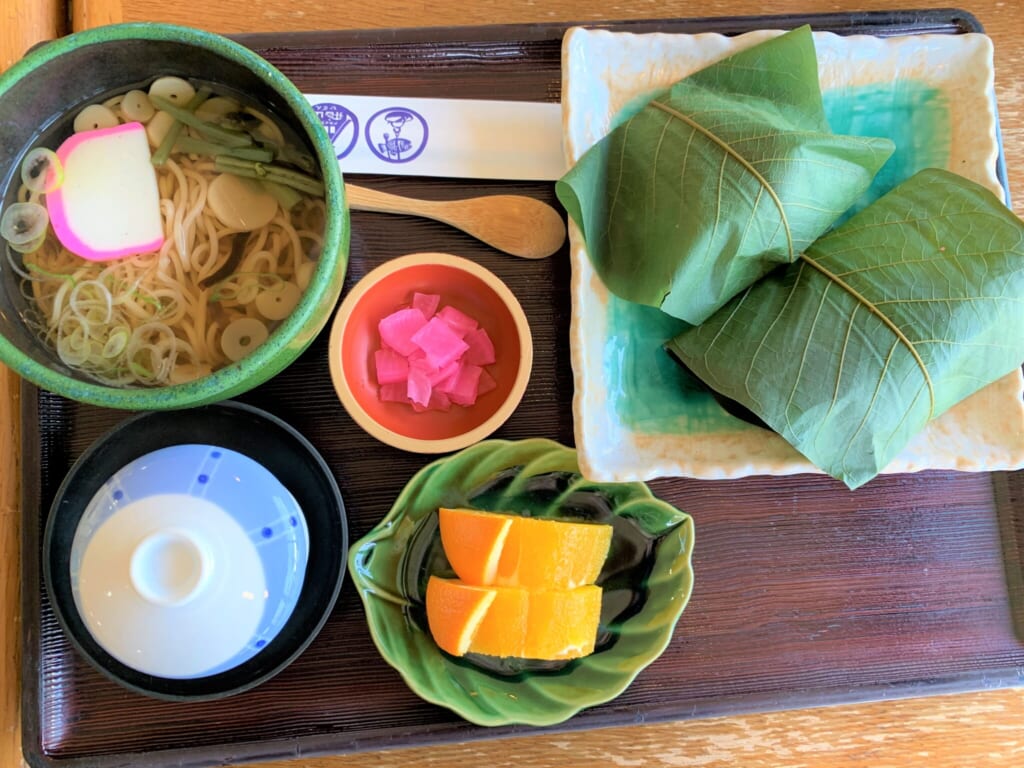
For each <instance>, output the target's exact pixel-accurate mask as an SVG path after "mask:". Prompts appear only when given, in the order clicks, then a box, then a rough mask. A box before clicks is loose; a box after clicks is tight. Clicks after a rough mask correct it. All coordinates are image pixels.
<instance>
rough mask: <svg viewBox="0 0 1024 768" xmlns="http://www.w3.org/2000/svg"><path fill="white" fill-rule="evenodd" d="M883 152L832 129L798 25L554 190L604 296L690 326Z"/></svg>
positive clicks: (618, 132) (731, 63) (866, 174)
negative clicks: (584, 247)
mask: <svg viewBox="0 0 1024 768" xmlns="http://www.w3.org/2000/svg"><path fill="white" fill-rule="evenodd" d="M892 152H893V144H892V142H891V141H890V140H888V139H884V138H861V137H856V136H838V135H834V134H832V133H831V131H830V130H829V127H828V122H827V120H826V118H825V112H824V108H823V106H822V98H821V90H820V85H819V81H818V64H817V56H816V55H815V51H814V40H813V37H812V35H811V31H810V28H809V27H801V28H799V29H797V30H794V31H792V32H789V33H787V34H785V35H781V36H779V37H777V38H774V39H772V40H769V41H767V42H765V43H762V44H760V45H758V46H755V47H754V48H750V49H748V50H746V51H742V52H741V53H738V54H735V55H734V56H731V57H729V58H727V59H724V60H722V61H720V62H718V63H717V64H714V65H712V66H710V67H707V68H706V69H703V70H701V71H699V72H696V73H694V74H693V75H691V76H689V77H687V78H685V79H684V80H681V81H680V82H678V83H676V84H675V85H674V86H672V88H671V89H669V90H668V91H666V92H662V93H660V94H659V95H657V96H656V97H655V98H654V99H653V100H651V101H650V102H649V103H648V104H647V105H646V106H644V107H643V108H642V109H641V110H640V111H639V112H638V113H636V114H635V115H633V116H632V117H630V118H629V119H628V120H626V121H625V122H624V123H623V124H621V125H620V126H619V127H617V128H616V129H615V130H613V131H612V132H611V133H610V134H609V135H608V136H606V137H605V138H604V139H602V140H601V141H600V142H598V143H597V144H596V145H594V146H593V147H592V148H591V149H590V150H589V151H588V152H587V153H586V154H585V155H584V156H583V157H582V158H580V160H579V162H578V163H577V164H576V166H575V167H574V168H573V169H572V170H571V171H570V172H569V173H568V174H567V175H566V176H565V177H563V179H562V180H561V181H559V182H558V184H557V188H556V189H557V193H558V197H559V199H560V200H561V202H562V204H563V205H564V206H565V207H566V210H567V211H568V212H569V214H570V216H571V217H572V218H573V220H574V221H575V222H576V224H577V226H579V228H580V230H581V231H582V233H583V236H584V239H585V241H586V245H587V251H588V253H589V256H590V260H591V261H592V263H593V264H594V268H595V270H596V271H597V273H598V275H600V277H601V279H602V280H603V281H604V283H605V285H606V286H607V287H608V289H609V290H610V291H611V292H612V293H614V294H616V295H618V296H619V297H620V298H623V299H626V300H627V301H632V302H636V303H640V304H647V305H650V306H653V307H660V308H661V309H662V310H663V311H665V312H667V313H668V314H670V315H673V316H675V317H678V318H680V319H682V320H685V321H687V322H689V323H693V324H697V323H700V322H701V321H703V320H705V319H706V318H707V317H708V316H710V315H711V314H712V312H714V311H715V310H716V309H718V308H719V307H721V306H722V305H723V304H725V303H726V302H727V301H728V300H729V299H731V298H732V297H733V296H735V295H736V294H737V293H739V292H740V291H742V290H743V289H744V288H746V287H747V286H748V285H750V284H751V283H753V282H754V281H755V280H757V279H758V278H760V277H761V276H763V275H765V274H767V273H768V272H769V271H771V270H772V269H774V268H776V267H778V266H779V265H780V264H787V263H792V262H793V261H794V260H795V259H796V258H797V256H798V254H799V253H800V252H801V251H802V250H803V249H804V248H806V247H807V246H808V245H810V244H811V243H812V242H813V241H814V240H815V239H817V238H818V237H819V236H820V235H822V234H823V233H824V232H825V231H826V230H827V229H828V228H829V227H830V226H831V225H832V224H833V222H835V220H836V219H838V218H839V217H840V216H841V215H842V214H843V213H844V212H845V211H846V210H847V209H848V208H849V207H850V206H851V205H852V204H853V203H854V202H855V201H856V200H857V198H859V197H860V196H861V194H862V193H863V192H864V191H865V190H866V189H867V188H868V186H869V185H870V183H871V180H872V179H873V178H874V176H875V174H876V173H877V172H878V170H879V169H880V168H881V167H882V165H883V164H884V163H885V161H886V160H887V159H888V158H889V156H890V155H891V154H892Z"/></svg>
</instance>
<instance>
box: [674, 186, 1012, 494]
mask: <svg viewBox="0 0 1024 768" xmlns="http://www.w3.org/2000/svg"><path fill="white" fill-rule="evenodd" d="M668 348H669V350H670V351H671V352H673V353H674V354H675V355H676V356H677V357H678V358H679V359H680V360H682V362H683V363H685V365H686V366H688V367H689V368H690V369H691V370H692V371H693V372H694V373H696V374H697V375H698V376H699V377H700V378H701V379H703V381H704V382H705V383H707V384H708V385H709V386H711V387H712V388H713V389H715V390H717V391H718V392H720V393H721V394H723V395H725V396H726V397H728V398H731V399H732V400H735V401H738V402H740V403H742V404H743V405H745V406H746V407H747V408H749V409H750V410H751V411H753V412H754V413H755V414H756V415H757V416H759V417H760V418H761V419H762V420H763V421H764V422H765V423H766V424H768V425H769V426H770V427H771V428H772V429H774V430H775V431H776V432H778V433H779V434H780V435H782V437H784V438H785V439H786V440H787V441H788V442H790V443H791V444H792V445H793V446H794V447H795V448H796V449H797V450H798V451H800V452H801V453H802V454H804V455H805V456H806V457H807V458H808V459H809V460H810V461H812V462H813V463H814V464H815V465H816V466H818V467H820V468H821V469H822V470H824V471H826V472H828V473H829V474H831V475H832V476H834V477H836V478H839V479H841V480H843V481H844V482H845V483H846V484H847V485H848V486H850V487H851V488H855V487H857V486H859V485H861V484H863V483H865V482H867V481H868V480H870V479H871V478H872V477H874V476H875V475H876V474H877V473H878V472H879V471H881V470H882V469H883V468H884V467H885V466H886V465H887V464H888V463H889V462H890V461H891V460H892V459H893V458H894V457H895V456H896V454H898V453H899V452H900V451H901V450H902V449H903V448H904V446H905V445H906V444H907V442H908V441H909V440H910V438H911V437H913V436H914V435H915V434H916V433H917V432H918V431H919V430H921V429H922V428H923V427H924V426H925V424H926V423H927V422H928V421H929V420H930V419H932V418H934V417H936V416H938V415H940V414H941V413H943V412H944V411H945V410H947V409H948V408H950V407H951V406H953V405H955V404H956V403H957V402H959V401H960V400H962V399H963V398H965V397H967V396H968V395H970V394H972V393H973V392H975V391H976V390H978V389H981V388H982V387H984V386H986V385H987V384H989V383H991V382H993V381H995V380H996V379H998V378H1000V377H1002V376H1004V375H1006V374H1007V373H1009V372H1010V371H1012V370H1014V369H1015V368H1017V367H1018V366H1020V365H1021V361H1022V360H1024V222H1021V220H1020V219H1018V218H1017V217H1016V216H1015V215H1014V214H1013V213H1012V212H1011V211H1010V210H1009V209H1007V208H1006V207H1005V206H1004V205H1003V204H1002V203H1001V202H1000V201H999V200H998V199H997V198H996V197H995V195H993V194H992V193H991V192H990V191H988V190H987V189H985V188H984V187H981V186H980V185H978V184H975V183H974V182H971V181H968V180H967V179H964V178H962V177H960V176H958V175H956V174H953V173H950V172H948V171H944V170H938V169H928V170H925V171H921V172H919V173H918V174H916V175H915V176H913V177H911V178H910V179H908V180H907V181H905V182H904V183H903V184H901V185H899V186H898V187H896V188H895V189H894V190H893V191H891V192H890V193H889V194H887V195H885V196H884V197H882V198H881V199H879V200H878V201H876V202H875V203H874V204H873V205H871V206H869V207H868V208H866V209H864V210H863V211H861V212H860V213H859V214H857V215H856V216H854V217H853V218H851V219H850V220H849V221H847V222H846V223H845V224H843V225H842V226H841V227H839V228H837V229H836V230H834V231H833V232H831V233H829V234H827V235H825V236H824V237H822V238H821V239H820V240H818V241H817V242H816V243H814V244H813V245H812V246H810V247H809V248H807V250H806V252H805V253H804V254H802V255H801V257H800V260H799V261H798V262H796V263H795V264H793V265H791V266H788V267H786V268H783V269H781V270H779V271H777V272H775V273H772V274H771V275H769V276H768V277H766V278H764V279H762V280H760V281H759V282H757V283H756V284H754V285H753V286H751V287H750V288H749V289H748V290H747V291H746V292H744V293H743V294H742V295H740V296H737V297H736V298H735V299H733V300H732V301H731V302H730V303H729V304H727V305H726V306H725V307H723V308H722V309H721V310H719V311H718V312H716V313H715V314H714V315H713V316H712V317H711V318H710V319H708V320H707V321H706V322H704V323H703V324H702V325H700V326H699V327H695V328H690V329H687V330H685V331H683V332H682V333H681V334H680V335H679V336H677V337H676V338H675V339H673V340H672V341H671V342H670V343H669V345H668Z"/></svg>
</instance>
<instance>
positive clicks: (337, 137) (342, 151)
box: [313, 103, 359, 160]
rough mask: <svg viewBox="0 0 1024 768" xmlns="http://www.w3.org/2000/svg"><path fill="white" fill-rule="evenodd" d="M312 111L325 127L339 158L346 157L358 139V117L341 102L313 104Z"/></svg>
mask: <svg viewBox="0 0 1024 768" xmlns="http://www.w3.org/2000/svg"><path fill="white" fill-rule="evenodd" d="M313 111H314V112H316V116H317V117H319V118H320V122H321V123H323V124H324V128H326V129H327V136H328V137H329V138H330V140H331V143H332V144H334V151H335V152H336V153H337V157H338V159H339V160H341V159H342V158H344V157H346V156H347V155H348V154H349V153H350V152H351V151H352V150H353V149H355V146H356V142H357V141H358V140H359V118H358V117H356V115H355V113H354V112H352V110H350V109H346V108H345V107H343V106H342V105H341V104H330V103H321V104H314V105H313Z"/></svg>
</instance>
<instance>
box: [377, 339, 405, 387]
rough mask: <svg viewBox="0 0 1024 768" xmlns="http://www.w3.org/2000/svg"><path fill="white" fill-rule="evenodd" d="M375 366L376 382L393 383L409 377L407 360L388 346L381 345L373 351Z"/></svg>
mask: <svg viewBox="0 0 1024 768" xmlns="http://www.w3.org/2000/svg"><path fill="white" fill-rule="evenodd" d="M373 359H374V363H375V364H376V366H377V383H378V384H394V383H396V382H399V381H405V380H406V379H407V378H408V377H409V360H408V359H407V358H405V357H402V356H401V355H400V354H398V353H397V352H395V350H393V349H391V348H390V347H382V348H381V349H378V350H377V351H376V352H374V353H373Z"/></svg>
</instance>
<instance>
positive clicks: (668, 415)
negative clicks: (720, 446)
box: [604, 294, 747, 434]
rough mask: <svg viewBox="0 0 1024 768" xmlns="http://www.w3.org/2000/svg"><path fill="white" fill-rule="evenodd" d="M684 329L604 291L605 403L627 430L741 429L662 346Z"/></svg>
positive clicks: (681, 324) (659, 313) (655, 312)
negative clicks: (607, 332)
mask: <svg viewBox="0 0 1024 768" xmlns="http://www.w3.org/2000/svg"><path fill="white" fill-rule="evenodd" d="M685 327H686V323H685V322H683V321H682V320H679V319H678V318H675V317H672V316H671V315H667V314H665V313H664V312H662V311H661V310H658V309H655V308H654V307H648V306H646V305H644V304H635V303H633V302H630V301H625V300H623V299H620V298H618V297H617V296H615V295H613V294H609V297H608V328H609V329H610V333H609V334H608V338H607V339H606V340H605V346H604V358H605V381H606V383H607V386H608V402H610V403H614V404H615V408H616V413H617V414H618V417H619V419H620V420H621V421H622V422H624V423H625V424H627V425H628V426H629V427H630V429H633V430H636V431H639V432H644V433H646V434H672V433H676V432H680V431H685V432H694V431H695V432H700V433H709V432H722V431H726V430H730V431H731V430H735V429H743V428H746V427H747V425H745V424H744V423H743V422H741V421H739V420H738V419H735V418H733V417H732V416H730V415H729V414H727V413H726V412H725V411H724V410H722V408H721V406H719V405H718V403H717V402H715V399H714V398H713V397H712V396H711V394H710V392H708V390H707V388H706V387H705V386H704V385H703V384H702V383H701V382H699V381H697V380H696V379H695V378H694V377H693V376H691V375H690V374H688V373H687V372H686V371H684V370H683V369H682V367H680V366H679V365H678V364H677V363H676V362H675V361H674V360H673V359H672V357H671V356H670V355H669V354H668V353H667V352H666V351H665V350H664V349H663V347H662V345H663V344H664V343H665V342H666V341H667V340H669V339H671V338H672V337H673V336H675V335H676V334H678V333H679V332H681V331H682V330H683V328H685Z"/></svg>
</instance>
